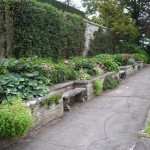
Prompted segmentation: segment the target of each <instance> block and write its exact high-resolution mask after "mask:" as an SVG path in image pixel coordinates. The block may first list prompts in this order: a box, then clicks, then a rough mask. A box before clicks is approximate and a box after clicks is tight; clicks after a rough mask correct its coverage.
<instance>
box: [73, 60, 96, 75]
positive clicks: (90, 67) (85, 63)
mask: <svg viewBox="0 0 150 150" xmlns="http://www.w3.org/2000/svg"><path fill="white" fill-rule="evenodd" d="M71 61H72V62H74V63H75V68H74V69H75V70H77V71H79V70H80V69H84V70H86V71H87V73H88V74H89V75H90V76H94V75H96V74H97V72H96V70H95V69H94V67H95V64H96V63H95V62H93V60H91V59H88V58H85V57H76V58H74V59H72V60H71Z"/></svg>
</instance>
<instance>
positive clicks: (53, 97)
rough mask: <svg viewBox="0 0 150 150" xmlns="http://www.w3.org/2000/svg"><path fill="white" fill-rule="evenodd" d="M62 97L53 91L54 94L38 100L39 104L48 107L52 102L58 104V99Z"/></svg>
mask: <svg viewBox="0 0 150 150" xmlns="http://www.w3.org/2000/svg"><path fill="white" fill-rule="evenodd" d="M61 97H62V94H60V93H55V94H54V95H51V96H49V97H47V98H46V99H44V100H42V101H41V102H40V105H41V106H45V105H46V106H48V107H50V106H51V105H52V104H54V103H55V104H58V103H59V100H60V99H61Z"/></svg>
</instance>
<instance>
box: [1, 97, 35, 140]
mask: <svg viewBox="0 0 150 150" xmlns="http://www.w3.org/2000/svg"><path fill="white" fill-rule="evenodd" d="M9 102H11V103H8V102H7V101H4V103H3V104H1V105H0V137H19V136H24V135H25V134H27V132H28V131H29V128H30V126H31V124H32V122H33V117H32V114H31V110H30V109H29V108H27V107H25V106H24V105H23V103H22V99H21V98H20V97H13V98H11V99H9Z"/></svg>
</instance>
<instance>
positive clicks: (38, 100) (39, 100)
mask: <svg viewBox="0 0 150 150" xmlns="http://www.w3.org/2000/svg"><path fill="white" fill-rule="evenodd" d="M56 93H58V92H51V93H49V94H47V95H45V96H43V97H38V98H34V99H32V100H30V101H27V102H24V104H25V106H27V107H31V106H34V105H36V104H39V102H41V101H43V100H44V99H46V98H48V97H50V96H53V95H54V94H56Z"/></svg>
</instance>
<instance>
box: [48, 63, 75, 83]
mask: <svg viewBox="0 0 150 150" xmlns="http://www.w3.org/2000/svg"><path fill="white" fill-rule="evenodd" d="M76 73H77V72H76V70H74V68H73V67H72V66H69V65H66V64H62V63H58V64H56V65H55V66H54V68H53V69H52V70H50V71H49V78H50V80H51V82H52V83H53V84H54V83H61V82H65V81H68V80H74V79H76Z"/></svg>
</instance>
